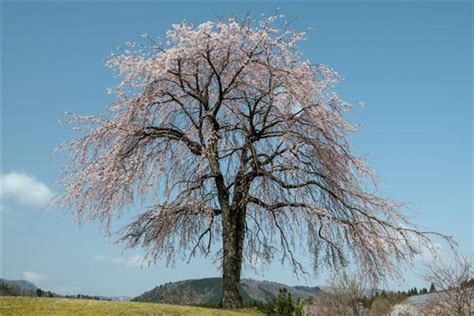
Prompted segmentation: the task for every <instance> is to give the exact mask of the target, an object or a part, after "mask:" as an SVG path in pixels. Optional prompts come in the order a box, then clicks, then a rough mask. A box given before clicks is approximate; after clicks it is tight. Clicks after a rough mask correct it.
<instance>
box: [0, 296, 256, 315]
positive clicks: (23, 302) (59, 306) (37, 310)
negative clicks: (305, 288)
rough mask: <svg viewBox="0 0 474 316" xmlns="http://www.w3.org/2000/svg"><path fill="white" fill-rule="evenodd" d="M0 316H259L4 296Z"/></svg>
mask: <svg viewBox="0 0 474 316" xmlns="http://www.w3.org/2000/svg"><path fill="white" fill-rule="evenodd" d="M0 306H1V308H0V314H2V315H3V316H7V315H35V316H36V315H150V316H151V315H157V316H158V315H159V316H161V315H163V316H164V315H166V316H168V315H171V316H174V315H176V316H187V315H196V316H208V315H209V316H244V315H250V316H257V315H263V314H262V313H260V312H259V311H256V310H253V309H243V310H220V309H212V308H202V307H193V306H177V305H167V304H156V303H139V302H110V301H96V300H85V299H67V298H49V297H48V298H47V297H26V296H16V297H13V296H2V297H0Z"/></svg>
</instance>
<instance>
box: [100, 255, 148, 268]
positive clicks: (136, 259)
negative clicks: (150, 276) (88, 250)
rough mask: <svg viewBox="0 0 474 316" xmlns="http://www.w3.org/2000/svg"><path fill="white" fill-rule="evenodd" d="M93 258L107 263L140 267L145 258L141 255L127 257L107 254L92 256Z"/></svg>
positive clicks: (144, 263) (144, 262) (143, 264)
mask: <svg viewBox="0 0 474 316" xmlns="http://www.w3.org/2000/svg"><path fill="white" fill-rule="evenodd" d="M94 260H96V261H99V262H105V263H109V264H115V265H122V266H127V267H132V268H140V267H143V266H145V265H146V260H145V258H144V257H143V256H141V255H134V256H131V257H128V258H124V257H107V256H102V255H97V256H95V257H94Z"/></svg>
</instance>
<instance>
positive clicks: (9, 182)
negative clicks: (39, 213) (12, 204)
mask: <svg viewBox="0 0 474 316" xmlns="http://www.w3.org/2000/svg"><path fill="white" fill-rule="evenodd" d="M53 196H54V193H53V191H51V189H50V188H49V187H48V186H47V185H46V184H44V183H43V182H41V181H39V180H37V179H36V178H34V177H32V176H29V175H27V174H25V173H21V172H16V171H12V172H10V173H7V174H2V176H1V190H0V197H1V198H2V199H4V198H12V199H14V200H15V201H16V202H18V203H21V204H26V205H32V206H39V207H41V206H45V205H46V203H48V202H49V201H50V200H51V199H52V198H53Z"/></svg>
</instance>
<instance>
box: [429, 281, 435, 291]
mask: <svg viewBox="0 0 474 316" xmlns="http://www.w3.org/2000/svg"><path fill="white" fill-rule="evenodd" d="M433 292H436V287H435V285H434V284H433V282H431V285H430V293H433Z"/></svg>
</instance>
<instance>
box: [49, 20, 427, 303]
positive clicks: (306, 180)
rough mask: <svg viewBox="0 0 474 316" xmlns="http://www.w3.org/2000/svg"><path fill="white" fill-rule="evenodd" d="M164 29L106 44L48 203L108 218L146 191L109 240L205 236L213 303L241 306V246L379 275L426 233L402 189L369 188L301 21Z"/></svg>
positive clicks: (370, 178) (331, 74) (191, 245)
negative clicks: (102, 85) (296, 25)
mask: <svg viewBox="0 0 474 316" xmlns="http://www.w3.org/2000/svg"><path fill="white" fill-rule="evenodd" d="M166 34H167V41H166V42H167V44H166V45H162V44H160V43H158V42H155V41H153V40H151V43H152V44H151V45H150V46H146V45H137V44H135V43H130V46H131V48H130V51H127V52H126V53H125V54H124V55H117V56H113V57H111V58H110V60H109V61H108V65H109V66H110V67H112V68H114V69H116V70H117V72H118V75H119V76H120V77H121V78H122V81H121V82H120V83H119V84H118V85H117V86H116V87H114V88H113V89H111V92H113V93H115V94H116V96H117V100H116V102H115V103H114V104H113V105H112V106H111V107H110V111H109V114H108V115H107V116H106V117H99V116H77V115H72V116H71V119H70V120H69V122H70V123H71V124H73V125H74V126H75V129H77V130H79V131H82V135H81V136H80V137H79V138H78V139H77V140H74V141H72V142H70V143H68V144H65V145H64V146H63V149H65V150H67V151H69V152H70V158H71V160H70V163H69V165H68V166H67V168H65V172H64V174H63V176H62V178H61V182H62V183H63V184H64V186H65V192H64V194H63V195H62V197H61V198H60V199H59V201H58V202H59V205H61V206H66V207H71V208H73V209H74V210H75V214H76V215H77V217H78V218H79V219H80V220H84V219H97V220H100V221H102V222H103V223H104V224H105V225H104V226H105V227H106V228H107V229H109V228H110V223H111V220H112V218H113V217H114V214H116V212H119V211H120V210H123V209H125V208H127V207H130V206H131V205H134V204H135V205H137V206H140V205H149V204H150V203H151V204H152V206H151V207H149V208H147V209H144V210H141V211H140V215H139V216H137V217H136V219H135V220H134V221H133V222H132V223H130V224H129V225H128V226H127V227H125V228H124V229H123V230H122V231H121V238H120V240H121V241H123V242H125V243H126V245H127V246H129V247H137V246H143V247H144V248H145V249H146V250H147V259H149V261H150V262H153V261H155V260H156V259H157V258H159V257H160V258H166V259H167V262H168V263H172V262H173V261H174V260H175V258H176V256H178V257H179V255H180V254H181V253H183V252H186V253H188V254H189V258H190V259H191V258H192V257H193V256H195V255H197V254H199V253H200V254H203V255H209V254H210V253H212V252H213V250H216V251H215V252H214V253H216V255H217V258H219V260H221V261H220V262H221V267H222V270H223V296H222V306H224V307H240V306H242V297H241V295H240V293H239V283H240V272H241V269H242V264H243V262H244V260H248V262H252V261H255V260H260V261H261V262H263V263H269V262H270V261H272V260H273V259H274V258H275V256H278V257H280V258H281V259H282V260H283V261H285V262H288V263H289V264H291V265H292V267H293V268H294V271H295V272H302V271H303V272H307V271H306V269H305V267H304V266H303V265H302V264H301V262H300V261H299V258H298V256H297V253H296V251H297V249H298V247H299V245H301V244H306V245H307V250H309V253H310V254H311V256H312V257H313V262H314V268H315V269H319V267H321V265H325V266H328V267H330V268H332V269H338V268H340V267H342V266H344V265H346V264H347V263H348V262H349V260H351V259H352V260H354V262H355V263H356V264H359V265H360V266H362V267H364V268H365V270H366V272H367V274H368V275H369V276H370V277H372V278H374V279H379V278H385V277H387V276H389V275H391V274H393V273H396V272H397V271H398V269H399V266H400V262H402V261H407V260H411V259H412V258H413V257H414V256H415V255H416V254H417V253H418V249H419V247H420V245H421V247H422V246H423V245H425V246H426V245H429V244H430V238H429V236H430V233H429V232H421V231H418V230H416V229H414V228H413V227H411V226H410V223H409V222H408V219H407V217H406V216H405V215H404V214H403V213H402V212H401V209H402V205H401V204H400V203H398V202H394V201H392V200H389V199H386V198H383V197H380V196H378V195H376V194H374V193H373V192H370V191H369V190H367V189H366V184H368V183H370V182H375V175H374V173H373V172H372V171H371V170H370V169H368V168H367V167H366V165H365V161H364V160H363V159H361V158H359V157H357V156H356V155H355V154H354V153H353V152H352V149H351V146H350V144H349V141H348V136H349V134H351V133H352V132H354V131H355V130H356V127H355V126H354V125H352V124H350V123H348V122H347V120H346V118H345V112H347V111H349V110H350V109H351V107H352V105H351V104H349V103H347V102H344V101H343V100H341V99H340V98H339V97H338V96H337V95H336V94H335V93H334V91H333V86H334V85H335V84H336V83H337V82H338V81H339V76H338V74H337V73H336V72H335V71H333V70H332V69H331V68H329V67H327V66H324V65H321V64H315V63H311V62H309V61H307V60H304V59H302V58H301V54H300V51H299V49H298V46H297V44H298V42H300V41H301V40H302V39H303V38H304V33H302V32H296V31H293V30H291V29H290V27H289V24H288V23H286V22H285V21H283V20H282V19H280V18H279V17H278V15H275V16H270V17H268V18H264V19H263V20H261V21H255V20H253V19H252V18H250V17H245V18H243V19H234V18H229V19H220V20H218V21H217V22H210V21H208V22H205V23H202V24H200V25H197V26H194V25H191V24H188V23H179V24H175V25H173V26H172V28H171V29H170V30H169V31H168V32H167V33H166ZM133 47H136V48H133ZM301 238H303V240H305V241H306V242H305V243H304V242H303V243H299V242H298V241H299V240H300V239H301Z"/></svg>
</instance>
